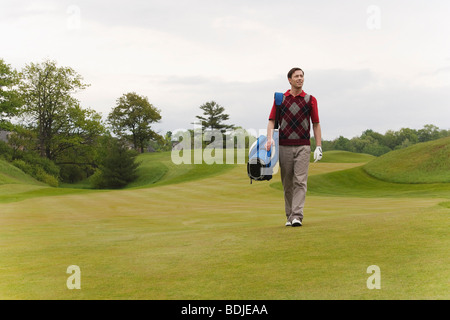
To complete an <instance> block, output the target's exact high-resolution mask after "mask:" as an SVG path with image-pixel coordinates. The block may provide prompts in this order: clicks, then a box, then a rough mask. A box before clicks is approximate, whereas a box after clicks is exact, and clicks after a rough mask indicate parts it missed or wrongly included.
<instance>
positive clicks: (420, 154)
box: [364, 137, 450, 183]
mask: <svg viewBox="0 0 450 320" xmlns="http://www.w3.org/2000/svg"><path fill="white" fill-rule="evenodd" d="M364 170H365V171H366V172H367V173H369V174H370V175H372V176H374V177H376V178H378V179H381V180H385V181H390V182H398V183H439V182H444V183H448V182H450V137H447V138H442V139H439V140H435V141H430V142H426V143H419V144H416V145H413V146H410V147H408V148H405V149H400V150H396V151H392V152H389V153H387V154H385V155H383V156H381V157H379V158H378V159H376V160H374V161H371V162H369V163H368V164H367V165H365V166H364Z"/></svg>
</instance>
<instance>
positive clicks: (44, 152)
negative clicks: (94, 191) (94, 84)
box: [19, 60, 88, 160]
mask: <svg viewBox="0 0 450 320" xmlns="http://www.w3.org/2000/svg"><path fill="white" fill-rule="evenodd" d="M20 77H21V79H20V83H19V93H20V96H21V98H22V100H23V102H24V105H23V106H22V108H21V109H20V114H21V115H22V116H24V117H25V118H26V120H27V121H28V123H29V125H30V126H31V127H33V128H35V130H36V131H37V139H38V146H37V149H38V150H39V153H40V155H41V156H42V157H47V158H48V159H51V160H54V159H55V157H56V151H57V150H56V149H57V148H58V147H60V145H59V144H58V143H55V138H56V137H57V136H58V135H59V134H60V133H61V131H62V130H64V128H65V127H66V126H67V122H68V121H69V120H68V119H69V118H70V116H69V115H70V113H71V111H73V110H74V108H78V107H79V102H78V100H77V99H75V98H74V97H72V94H74V93H75V92H77V91H78V90H82V89H85V88H86V87H87V86H88V85H87V84H85V83H83V82H82V80H83V79H82V77H81V76H80V75H79V74H78V73H77V72H75V71H74V70H73V69H72V68H70V67H57V65H56V61H51V60H45V61H44V62H42V63H31V64H29V65H27V66H26V67H25V68H24V69H23V71H22V72H21V74H20Z"/></svg>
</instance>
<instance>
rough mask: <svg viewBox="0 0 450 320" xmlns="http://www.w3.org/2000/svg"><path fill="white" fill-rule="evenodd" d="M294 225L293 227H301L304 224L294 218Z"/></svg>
mask: <svg viewBox="0 0 450 320" xmlns="http://www.w3.org/2000/svg"><path fill="white" fill-rule="evenodd" d="M292 226H293V227H301V226H302V222H301V221H300V220H298V219H294V220H292Z"/></svg>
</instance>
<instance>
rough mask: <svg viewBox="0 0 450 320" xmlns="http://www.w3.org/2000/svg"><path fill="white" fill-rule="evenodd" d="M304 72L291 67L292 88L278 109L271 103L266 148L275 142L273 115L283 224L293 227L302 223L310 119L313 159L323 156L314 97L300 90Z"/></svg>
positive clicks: (308, 154)
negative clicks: (282, 200)
mask: <svg viewBox="0 0 450 320" xmlns="http://www.w3.org/2000/svg"><path fill="white" fill-rule="evenodd" d="M304 75H305V74H304V72H303V70H302V69H300V68H292V69H291V70H290V71H289V73H288V80H289V83H290V85H291V89H290V90H288V91H286V93H285V94H284V96H283V103H282V105H281V106H280V107H278V108H279V110H277V106H276V105H275V103H274V104H273V107H272V110H271V112H270V116H269V124H268V125H267V144H266V149H267V150H270V147H271V145H272V144H273V143H274V141H273V131H274V128H275V119H277V122H278V124H279V163H280V170H281V182H282V183H283V189H284V201H285V211H286V219H287V221H286V226H293V227H298V226H301V225H302V224H303V207H304V204H305V196H306V184H307V179H308V167H309V157H310V153H311V146H310V144H311V142H310V123H311V122H312V124H313V132H314V138H315V140H316V150H315V151H314V160H315V162H317V161H319V160H320V159H322V147H321V145H322V131H321V128H320V123H319V112H318V109H317V100H316V98H314V97H313V96H311V95H308V94H306V93H305V92H304V91H303V82H304ZM277 111H278V116H277Z"/></svg>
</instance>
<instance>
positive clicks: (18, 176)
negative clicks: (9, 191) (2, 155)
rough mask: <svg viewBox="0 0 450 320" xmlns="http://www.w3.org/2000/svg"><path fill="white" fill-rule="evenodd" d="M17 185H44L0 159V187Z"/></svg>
mask: <svg viewBox="0 0 450 320" xmlns="http://www.w3.org/2000/svg"><path fill="white" fill-rule="evenodd" d="M17 183H22V184H32V185H41V186H43V185H44V184H43V183H41V182H39V181H37V180H35V179H34V178H32V177H30V176H29V175H27V174H26V173H24V172H23V171H22V170H20V169H19V168H17V167H15V166H13V165H12V164H10V163H9V162H7V161H5V160H1V159H0V185H4V184H17Z"/></svg>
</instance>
